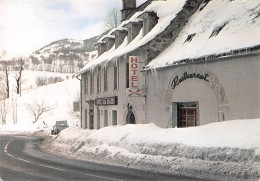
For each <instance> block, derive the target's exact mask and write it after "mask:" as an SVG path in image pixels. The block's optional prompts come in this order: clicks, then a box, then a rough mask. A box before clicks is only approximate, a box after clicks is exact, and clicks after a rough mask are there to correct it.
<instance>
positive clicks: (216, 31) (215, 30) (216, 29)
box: [209, 22, 227, 38]
mask: <svg viewBox="0 0 260 181" xmlns="http://www.w3.org/2000/svg"><path fill="white" fill-rule="evenodd" d="M226 24H227V22H226V23H224V24H223V25H221V26H218V27H216V28H215V29H214V30H213V32H212V33H211V35H210V37H209V38H211V37H213V36H217V35H218V34H219V32H220V31H221V30H222V29H223V28H224V26H226Z"/></svg>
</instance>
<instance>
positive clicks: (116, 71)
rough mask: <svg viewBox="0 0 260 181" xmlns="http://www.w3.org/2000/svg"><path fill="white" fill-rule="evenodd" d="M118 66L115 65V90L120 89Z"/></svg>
mask: <svg viewBox="0 0 260 181" xmlns="http://www.w3.org/2000/svg"><path fill="white" fill-rule="evenodd" d="M117 76H118V66H116V67H114V90H117V89H118V77H117Z"/></svg>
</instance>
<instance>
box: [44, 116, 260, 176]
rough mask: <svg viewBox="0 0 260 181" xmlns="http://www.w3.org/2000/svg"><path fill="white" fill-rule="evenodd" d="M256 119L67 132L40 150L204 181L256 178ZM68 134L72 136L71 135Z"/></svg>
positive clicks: (259, 125) (259, 147)
mask: <svg viewBox="0 0 260 181" xmlns="http://www.w3.org/2000/svg"><path fill="white" fill-rule="evenodd" d="M259 130H260V119H251V120H233V121H225V122H220V123H212V124H209V125H205V126H199V127H193V128H170V129H163V128H159V127H157V126H156V125H154V124H146V125H125V126H115V127H113V126H110V127H105V128H102V129H100V130H94V131H90V130H78V129H71V128H69V129H67V130H64V131H62V132H61V133H60V134H59V136H57V137H53V138H52V140H51V141H48V142H46V144H45V147H46V146H47V147H48V148H52V149H53V150H52V151H57V152H60V151H61V150H63V151H62V153H63V155H66V156H70V157H74V158H79V159H86V160H92V161H97V162H105V163H108V164H117V165H121V166H129V167H133V168H140V169H146V170H152V171H155V172H164V173H168V174H179V175H186V176H196V177H198V178H206V179H223V178H225V179H226V180H233V179H237V180H247V179H248V180H254V179H257V178H260V132H259ZM72 135H73V136H72Z"/></svg>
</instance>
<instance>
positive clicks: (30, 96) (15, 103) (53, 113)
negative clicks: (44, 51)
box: [0, 72, 80, 135]
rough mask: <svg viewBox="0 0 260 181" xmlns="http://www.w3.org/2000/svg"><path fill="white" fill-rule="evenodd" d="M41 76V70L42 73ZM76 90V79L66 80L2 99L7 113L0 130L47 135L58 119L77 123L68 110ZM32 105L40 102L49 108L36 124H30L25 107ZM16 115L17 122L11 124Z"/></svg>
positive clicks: (73, 124)
mask: <svg viewBox="0 0 260 181" xmlns="http://www.w3.org/2000/svg"><path fill="white" fill-rule="evenodd" d="M33 75H34V74H33ZM33 75H32V77H33ZM42 75H45V73H44V72H42ZM55 75H56V74H55ZM28 82H30V81H28ZM79 90H80V87H79V81H78V80H77V79H69V80H65V81H63V82H58V83H55V84H49V85H46V86H42V87H38V88H35V89H33V90H30V91H26V92H22V96H21V97H19V96H14V97H11V98H10V99H9V100H6V101H5V102H3V101H2V102H1V103H2V104H3V103H5V104H6V105H7V107H8V108H7V112H8V113H7V117H6V124H2V122H0V132H1V133H8V132H9V133H10V132H16V133H24V132H28V133H30V132H31V133H35V132H37V134H41V135H49V134H50V130H51V129H52V127H53V126H54V125H55V122H56V121H59V120H67V121H68V124H69V126H77V125H78V123H79V119H78V118H76V117H75V115H74V114H73V112H72V110H73V101H75V100H77V96H78V94H79ZM36 104H40V105H44V106H45V107H49V108H51V110H50V111H49V112H46V113H44V114H43V115H42V116H41V117H40V118H39V120H38V121H37V122H36V123H33V121H34V117H33V115H32V114H30V112H29V109H28V106H31V107H33V106H34V105H36ZM16 118H17V123H15V119H16Z"/></svg>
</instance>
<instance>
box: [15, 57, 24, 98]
mask: <svg viewBox="0 0 260 181" xmlns="http://www.w3.org/2000/svg"><path fill="white" fill-rule="evenodd" d="M24 62H25V61H24V59H23V58H19V59H18V65H17V67H16V68H17V73H16V75H15V81H16V93H17V94H18V95H19V94H20V97H21V95H22V72H23V69H24Z"/></svg>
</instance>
